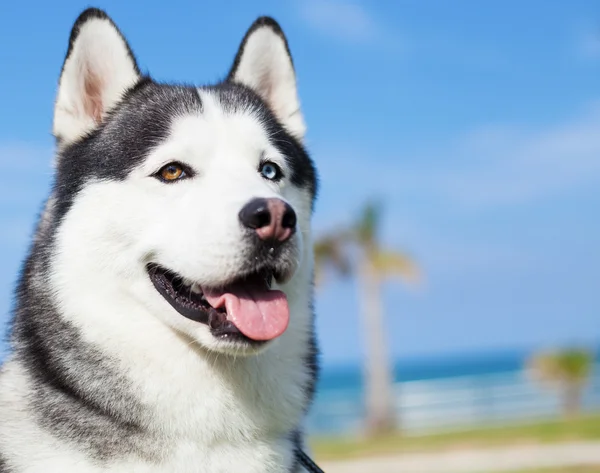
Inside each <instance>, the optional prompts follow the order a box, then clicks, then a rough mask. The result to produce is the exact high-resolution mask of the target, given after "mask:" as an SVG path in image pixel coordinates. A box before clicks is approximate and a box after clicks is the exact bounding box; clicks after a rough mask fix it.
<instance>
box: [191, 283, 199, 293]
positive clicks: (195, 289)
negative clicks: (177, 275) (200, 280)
mask: <svg viewBox="0 0 600 473" xmlns="http://www.w3.org/2000/svg"><path fill="white" fill-rule="evenodd" d="M191 289H192V292H195V293H196V294H200V293H201V292H202V289H201V288H200V286H199V285H198V284H197V283H193V284H192V285H191Z"/></svg>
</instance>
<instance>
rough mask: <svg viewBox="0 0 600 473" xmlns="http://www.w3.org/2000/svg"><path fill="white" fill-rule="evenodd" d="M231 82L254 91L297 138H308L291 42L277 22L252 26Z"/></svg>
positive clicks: (265, 21) (262, 20)
mask: <svg viewBox="0 0 600 473" xmlns="http://www.w3.org/2000/svg"><path fill="white" fill-rule="evenodd" d="M227 80H229V81H233V82H238V83H240V84H244V85H245V86H247V87H250V88H251V89H253V90H254V91H255V92H257V93H258V94H259V95H260V96H261V97H262V98H263V100H265V102H266V103H267V104H268V105H269V107H270V108H271V110H273V112H274V113H275V116H276V117H277V118H278V120H279V121H280V122H281V124H282V125H283V126H284V127H285V128H286V129H287V130H288V131H289V132H290V133H291V134H292V135H293V136H295V137H296V138H298V139H300V140H301V139H302V138H303V137H304V133H305V132H306V126H305V124H304V118H303V117H302V112H301V110H300V100H299V99H298V91H297V89H296V73H295V72H294V65H293V62H292V57H291V55H290V50H289V48H288V43H287V40H286V38H285V35H284V34H283V31H282V30H281V27H280V26H279V24H278V23H277V22H276V21H275V20H273V19H272V18H268V17H261V18H259V19H258V20H256V21H255V22H254V24H253V25H252V26H251V27H250V29H249V30H248V32H247V33H246V36H245V37H244V39H243V40H242V44H241V45H240V48H239V50H238V53H237V55H236V57H235V61H234V63H233V67H232V68H231V71H230V72H229V76H228V77H227Z"/></svg>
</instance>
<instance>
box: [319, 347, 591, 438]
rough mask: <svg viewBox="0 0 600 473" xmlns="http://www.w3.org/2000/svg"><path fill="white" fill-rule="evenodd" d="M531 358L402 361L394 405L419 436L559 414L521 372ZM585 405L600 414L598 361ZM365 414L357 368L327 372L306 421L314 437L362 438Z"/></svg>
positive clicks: (550, 397)
mask: <svg viewBox="0 0 600 473" xmlns="http://www.w3.org/2000/svg"><path fill="white" fill-rule="evenodd" d="M527 358H528V354H527V353H523V352H509V353H493V354H474V355H465V356H454V357H439V358H429V359H419V360H404V361H400V362H398V363H396V365H395V369H394V401H395V408H396V416H397V419H398V424H399V426H401V428H402V429H403V431H404V432H407V433H409V434H410V433H413V434H419V433H425V432H429V431H439V430H444V429H456V428H469V427H474V426H478V425H493V424H502V423H509V422H514V421H521V420H523V421H525V420H532V419H535V418H545V417H551V416H555V415H557V414H559V413H560V397H559V395H558V393H557V392H556V391H552V390H549V389H547V388H546V389H544V388H542V387H541V386H539V385H538V384H537V383H535V382H534V381H533V380H531V379H530V377H529V376H528V375H527V373H526V372H525V371H524V370H523V366H524V364H525V360H526V359H527ZM583 405H584V408H585V409H587V410H594V409H600V359H598V360H597V362H596V365H595V368H594V370H593V373H592V376H591V379H590V381H589V383H588V384H587V385H586V386H585V390H584V396H583ZM363 418H364V408H363V384H362V372H361V367H360V366H359V365H347V366H336V367H326V368H324V369H323V370H322V373H321V379H320V382H319V385H318V388H317V396H316V399H315V403H314V405H313V408H312V410H311V412H310V414H309V417H308V421H307V430H308V432H310V433H313V434H321V435H339V434H355V433H358V432H360V430H361V427H362V419H363Z"/></svg>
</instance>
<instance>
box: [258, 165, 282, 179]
mask: <svg viewBox="0 0 600 473" xmlns="http://www.w3.org/2000/svg"><path fill="white" fill-rule="evenodd" d="M260 173H261V174H262V176H263V177H264V178H265V179H269V180H270V181H276V180H277V179H280V178H281V176H282V172H281V169H279V166H277V164H275V163H271V162H266V163H262V165H261V166H260Z"/></svg>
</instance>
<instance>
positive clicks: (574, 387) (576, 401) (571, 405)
mask: <svg viewBox="0 0 600 473" xmlns="http://www.w3.org/2000/svg"><path fill="white" fill-rule="evenodd" d="M581 394H582V389H581V385H580V384H579V383H576V382H575V383H568V382H567V383H566V384H565V386H564V388H563V415H564V416H565V417H566V418H567V419H571V418H573V417H575V416H577V414H578V413H579V411H580V409H581Z"/></svg>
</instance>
